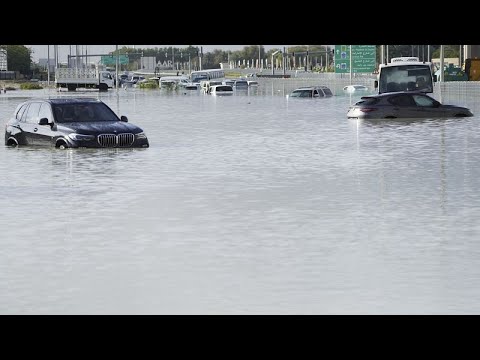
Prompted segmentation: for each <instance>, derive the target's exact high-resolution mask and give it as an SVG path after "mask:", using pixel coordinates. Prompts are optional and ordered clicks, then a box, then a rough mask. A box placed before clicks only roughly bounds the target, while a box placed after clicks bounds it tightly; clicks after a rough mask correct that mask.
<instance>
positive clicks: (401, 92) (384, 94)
mask: <svg viewBox="0 0 480 360" xmlns="http://www.w3.org/2000/svg"><path fill="white" fill-rule="evenodd" d="M403 94H408V95H417V94H418V95H425V96H428V95H427V94H425V93H424V92H423V91H418V90H415V91H395V92H384V93H381V94H372V95H365V96H362V97H361V99H364V98H365V99H371V98H382V97H388V96H394V95H403Z"/></svg>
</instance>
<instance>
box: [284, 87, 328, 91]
mask: <svg viewBox="0 0 480 360" xmlns="http://www.w3.org/2000/svg"><path fill="white" fill-rule="evenodd" d="M314 89H322V90H323V89H329V87H328V86H303V87H299V88H296V89H295V90H293V91H297V90H314Z"/></svg>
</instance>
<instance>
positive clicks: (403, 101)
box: [388, 95, 416, 106]
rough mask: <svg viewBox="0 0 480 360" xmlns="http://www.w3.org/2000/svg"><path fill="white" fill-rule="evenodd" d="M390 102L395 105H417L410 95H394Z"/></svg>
mask: <svg viewBox="0 0 480 360" xmlns="http://www.w3.org/2000/svg"><path fill="white" fill-rule="evenodd" d="M388 102H389V103H390V104H392V105H395V106H416V104H415V101H413V99H412V97H411V96H410V95H399V96H393V97H391V98H390V99H388Z"/></svg>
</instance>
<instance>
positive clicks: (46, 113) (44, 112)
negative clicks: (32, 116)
mask: <svg viewBox="0 0 480 360" xmlns="http://www.w3.org/2000/svg"><path fill="white" fill-rule="evenodd" d="M38 117H39V118H40V119H42V118H47V119H48V122H52V120H53V118H52V110H51V108H50V104H47V103H43V104H42V106H40V111H39V112H38Z"/></svg>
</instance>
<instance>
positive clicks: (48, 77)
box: [47, 45, 50, 86]
mask: <svg viewBox="0 0 480 360" xmlns="http://www.w3.org/2000/svg"><path fill="white" fill-rule="evenodd" d="M47 86H50V45H47Z"/></svg>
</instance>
